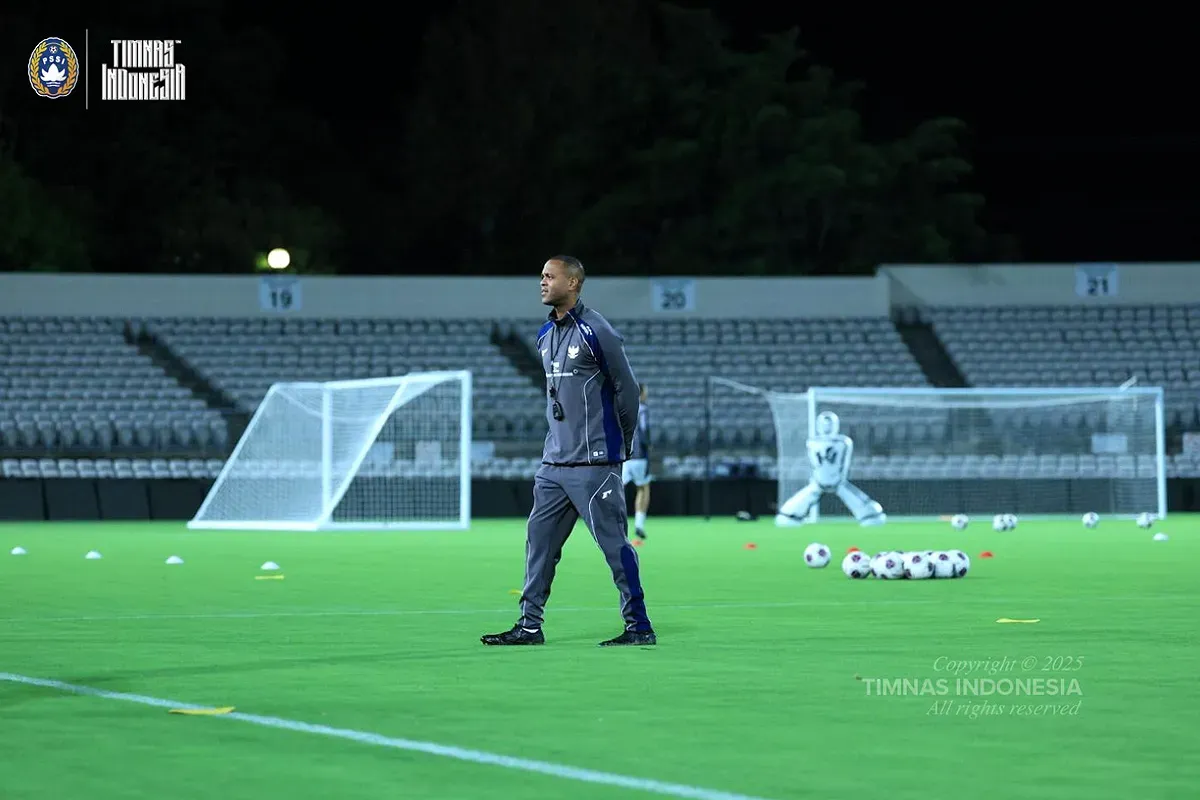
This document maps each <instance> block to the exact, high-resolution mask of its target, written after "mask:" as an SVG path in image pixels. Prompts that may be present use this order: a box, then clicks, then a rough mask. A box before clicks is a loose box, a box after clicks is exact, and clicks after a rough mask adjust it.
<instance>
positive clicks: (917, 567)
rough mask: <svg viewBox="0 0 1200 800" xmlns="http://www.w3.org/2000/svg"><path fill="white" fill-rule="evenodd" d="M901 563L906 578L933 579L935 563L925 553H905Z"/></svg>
mask: <svg viewBox="0 0 1200 800" xmlns="http://www.w3.org/2000/svg"><path fill="white" fill-rule="evenodd" d="M901 563H903V565H904V577H906V578H910V579H912V580H924V579H926V578H932V577H933V562H932V561H930V560H929V558H928V557H926V555H925V554H924V553H905V554H904V559H903V561H902V562H901Z"/></svg>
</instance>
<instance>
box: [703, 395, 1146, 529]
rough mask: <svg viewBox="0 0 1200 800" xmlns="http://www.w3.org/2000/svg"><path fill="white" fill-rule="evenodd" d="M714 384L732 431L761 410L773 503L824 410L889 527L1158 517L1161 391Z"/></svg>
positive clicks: (788, 487)
mask: <svg viewBox="0 0 1200 800" xmlns="http://www.w3.org/2000/svg"><path fill="white" fill-rule="evenodd" d="M714 381H717V382H720V384H721V386H722V388H721V390H720V392H718V393H717V394H718V395H719V396H724V397H725V398H726V402H725V404H726V405H728V406H729V407H731V408H735V409H737V416H736V417H734V418H733V421H732V422H733V424H736V425H745V424H746V421H748V420H756V419H760V418H761V416H762V415H763V410H767V409H769V412H768V413H769V415H770V417H771V420H772V422H773V425H774V434H775V435H774V439H775V442H774V444H775V447H774V450H775V457H774V461H773V463H772V464H771V467H772V468H773V469H772V472H773V475H774V477H775V478H776V482H777V502H778V503H779V504H782V503H783V502H784V501H785V500H787V499H788V498H789V497H791V496H792V495H793V494H795V493H796V492H798V491H800V490H801V489H802V488H804V487H805V486H806V485H807V484H808V481H809V473H810V469H809V464H808V457H807V448H806V442H807V440H808V438H809V437H810V435H811V432H812V431H813V430H814V428H815V422H816V417H817V415H818V414H819V413H821V412H822V411H832V412H834V413H835V414H837V416H838V418H839V422H840V431H841V433H843V434H845V435H846V436H849V437H850V439H851V440H852V441H853V443H854V452H853V460H852V463H851V466H850V472H849V480H850V482H852V483H853V484H854V485H855V486H857V487H858V488H860V489H862V490H863V491H864V492H865V493H866V494H867V495H869V496H870V498H871V499H873V500H875V501H876V502H878V503H879V504H880V505H882V506H883V510H884V511H885V512H886V513H887V514H888V517H889V518H891V519H898V518H905V517H908V518H930V517H948V516H951V515H954V514H960V513H961V514H968V515H975V516H991V515H994V514H1003V513H1011V514H1016V515H1017V516H1022V515H1024V516H1026V517H1039V516H1059V515H1078V514H1084V513H1086V512H1089V511H1094V512H1097V513H1099V514H1102V515H1109V516H1116V517H1134V516H1136V515H1138V514H1140V513H1143V512H1150V513H1153V514H1156V515H1157V516H1159V517H1164V516H1166V512H1167V508H1166V505H1167V502H1166V465H1165V461H1166V459H1165V437H1164V427H1163V393H1162V389H1161V388H1157V387H1149V388H1148V387H1130V388H1124V389H1117V388H1113V389H1106V388H1011V389H1003V388H988V389H935V388H856V387H851V388H836V387H813V388H811V389H809V390H808V391H807V392H799V393H789V392H774V391H769V390H762V389H757V388H755V387H749V386H744V385H740V384H735V383H733V382H730V381H723V380H722V379H714ZM739 396H740V397H739ZM756 407H757V409H758V410H757V411H755V408H756ZM720 424H722V422H721V420H719V419H718V420H714V425H720ZM818 518H827V519H836V518H843V519H849V518H850V515H849V512H848V511H847V509H846V507H845V506H844V505H843V504H842V503H841V502H840V501H839V500H838V498H837V497H836V496H833V495H825V496H823V497H822V498H821V501H820V503H819V504H818V506H817V507H816V508H815V509H814V511H813V513H812V515H811V517H810V519H811V520H813V521H815V520H816V519H818Z"/></svg>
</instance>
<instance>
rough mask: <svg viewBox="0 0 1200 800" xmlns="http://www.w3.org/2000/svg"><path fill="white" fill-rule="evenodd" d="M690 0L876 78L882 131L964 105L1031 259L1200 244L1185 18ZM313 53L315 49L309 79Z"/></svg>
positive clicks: (981, 176)
mask: <svg viewBox="0 0 1200 800" xmlns="http://www.w3.org/2000/svg"><path fill="white" fill-rule="evenodd" d="M691 5H695V6H708V7H710V8H713V9H714V10H716V11H717V13H718V15H719V16H720V17H721V18H722V19H723V20H724V21H726V22H727V24H729V25H730V26H731V27H732V28H733V29H734V30H735V31H736V32H737V34H738V37H739V39H743V40H747V41H748V40H751V39H752V37H753V34H754V33H756V32H770V31H777V30H784V29H786V28H788V27H789V26H793V25H794V26H797V27H799V28H800V32H801V44H802V46H803V47H804V48H805V49H806V50H808V51H809V52H810V53H811V55H812V57H813V59H814V60H815V61H817V62H819V63H822V64H825V65H827V66H830V67H832V68H833V69H834V70H835V72H836V73H838V74H840V75H841V76H843V77H845V78H852V79H856V80H861V81H864V82H865V83H866V86H867V94H866V98H865V100H866V104H865V107H864V108H863V111H864V113H865V115H866V117H867V122H868V125H869V126H870V127H871V128H872V129H874V130H876V131H880V132H883V133H887V132H894V131H896V130H899V129H902V128H904V127H908V126H911V125H912V124H914V123H915V122H917V121H919V120H920V119H922V118H926V117H928V116H931V115H942V114H946V115H954V116H958V117H961V118H963V119H965V120H966V121H967V122H968V124H969V125H970V126H971V130H972V136H971V138H970V154H971V157H972V158H973V160H974V162H975V164H976V168H977V187H978V188H979V189H980V190H981V191H983V192H984V193H985V195H986V196H987V198H988V201H989V204H988V213H987V216H986V221H987V223H988V224H989V226H990V227H992V228H993V229H994V230H995V231H996V232H1007V233H1014V234H1016V235H1018V237H1019V238H1020V240H1021V242H1022V245H1023V247H1022V250H1023V255H1024V257H1025V260H1030V261H1032V260H1037V261H1103V260H1120V261H1136V260H1146V261H1155V260H1158V261H1171V260H1173V261H1181V260H1192V259H1194V258H1196V257H1197V251H1196V248H1195V247H1194V246H1193V244H1192V242H1193V241H1194V240H1195V238H1196V237H1195V236H1194V235H1193V234H1192V232H1191V225H1192V219H1193V217H1194V216H1195V215H1196V214H1197V212H1200V200H1197V198H1196V192H1195V191H1194V187H1195V186H1196V185H1197V184H1200V125H1197V124H1196V123H1195V121H1194V119H1193V118H1192V117H1191V113H1193V112H1194V109H1193V108H1191V106H1192V105H1193V103H1192V102H1191V100H1190V99H1189V98H1190V96H1191V95H1192V94H1193V92H1194V89H1193V88H1192V87H1193V84H1194V79H1195V77H1194V73H1195V70H1194V66H1193V65H1192V64H1190V63H1188V57H1187V54H1188V52H1189V51H1190V49H1191V42H1190V41H1188V37H1190V35H1191V34H1190V29H1189V28H1188V26H1186V25H1184V26H1172V25H1170V24H1169V23H1168V22H1163V21H1151V20H1149V19H1146V20H1139V19H1138V18H1137V17H1136V16H1132V15H1130V13H1129V12H1128V9H1125V10H1124V11H1125V16H1121V17H1110V18H1104V17H1095V16H1092V15H1089V16H1087V17H1086V18H1078V17H1074V16H1069V15H1064V16H1062V17H1061V18H1057V19H1056V18H1053V17H1051V16H1050V15H1048V14H1046V15H1044V16H1034V17H1028V16H1019V15H1017V14H1015V13H1012V12H1011V11H1010V8H1011V6H1003V7H1000V8H1001V9H1002V10H1001V11H1000V13H999V14H998V13H997V12H996V10H994V9H995V7H992V6H984V7H971V6H955V7H954V8H955V9H956V14H955V15H954V16H952V17H946V16H944V15H939V14H936V13H934V12H932V11H928V12H923V13H916V14H914V13H913V12H911V11H908V10H905V11H903V12H901V11H897V10H890V11H889V10H887V9H886V8H885V9H884V10H883V11H882V12H876V11H871V12H869V13H868V12H867V11H866V7H865V6H858V5H857V4H856V5H855V6H854V7H850V8H846V7H845V6H841V7H840V9H831V8H827V7H819V8H813V7H812V6H813V4H804V5H803V6H801V7H797V6H796V5H794V4H786V3H778V2H771V0H710V2H702V1H701V2H695V3H691ZM830 5H834V4H830ZM875 8H882V7H875ZM409 19H410V23H411V25H410V27H409V28H408V30H407V31H398V32H397V39H398V41H397V44H398V45H400V46H401V47H404V48H406V49H411V48H413V47H415V46H417V44H418V41H419V39H418V37H419V33H420V29H421V26H422V22H421V20H420V18H419V17H418V16H417V15H415V14H414V15H410V17H409ZM314 21H315V20H305V19H303V18H302V19H300V20H297V31H296V36H295V39H294V45H295V46H297V47H300V46H303V45H309V46H317V47H320V46H321V45H322V43H328V42H329V41H330V37H331V36H332V37H333V38H335V39H343V37H345V38H351V39H352V38H353V37H354V36H355V35H357V34H358V33H360V32H361V31H362V30H363V29H364V25H367V24H370V23H369V22H368V21H367V20H366V19H365V18H364V19H358V18H354V17H343V18H342V19H341V20H339V21H331V20H329V19H328V18H325V19H324V20H323V23H322V24H321V25H319V26H316V25H313V24H312V23H313V22H314ZM303 27H307V28H308V29H307V31H306V30H303V29H302V28H303ZM343 40H344V39H343ZM401 61H403V59H402V60H401ZM319 64H320V60H319V59H318V60H316V61H310V66H311V72H312V73H313V74H312V76H311V80H312V83H310V84H308V85H309V86H313V87H314V90H315V89H316V86H318V85H319V83H320V81H321V80H322V77H321V75H320V72H321V70H320V69H319V68H318V67H319ZM397 66H398V67H399V70H400V72H401V73H402V72H403V67H402V66H400V65H399V64H398V65H397ZM1189 76H1191V77H1189ZM399 77H401V78H402V76H399ZM301 85H303V84H301ZM327 102H329V103H333V104H336V106H337V107H338V108H339V109H341V111H340V115H342V116H344V117H345V118H346V119H347V120H353V121H356V122H357V121H358V120H361V119H364V118H370V117H371V115H372V113H373V112H372V107H371V102H370V100H369V99H365V98H364V99H358V98H354V97H347V96H342V97H341V98H340V99H339V98H337V97H332V96H331V97H330V98H329V99H328V101H327Z"/></svg>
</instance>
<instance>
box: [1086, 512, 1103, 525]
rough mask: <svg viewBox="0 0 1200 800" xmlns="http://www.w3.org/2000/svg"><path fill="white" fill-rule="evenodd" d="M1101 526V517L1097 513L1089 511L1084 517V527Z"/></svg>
mask: <svg viewBox="0 0 1200 800" xmlns="http://www.w3.org/2000/svg"><path fill="white" fill-rule="evenodd" d="M1099 524H1100V515H1099V514H1097V513H1096V512H1095V511H1089V512H1088V513H1086V514H1084V515H1083V527H1085V528H1094V527H1096V526H1097V525H1099Z"/></svg>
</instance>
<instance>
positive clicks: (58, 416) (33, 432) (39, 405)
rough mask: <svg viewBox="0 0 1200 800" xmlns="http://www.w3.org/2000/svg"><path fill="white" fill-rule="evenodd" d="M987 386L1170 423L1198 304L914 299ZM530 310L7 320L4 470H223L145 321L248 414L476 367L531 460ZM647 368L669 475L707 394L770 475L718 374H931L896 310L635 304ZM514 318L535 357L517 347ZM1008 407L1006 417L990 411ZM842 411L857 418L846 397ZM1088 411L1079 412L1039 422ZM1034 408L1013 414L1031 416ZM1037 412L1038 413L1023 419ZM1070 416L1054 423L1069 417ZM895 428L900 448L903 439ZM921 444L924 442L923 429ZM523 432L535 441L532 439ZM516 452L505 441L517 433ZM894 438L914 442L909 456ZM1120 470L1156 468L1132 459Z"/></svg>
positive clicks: (754, 405) (689, 456) (881, 469)
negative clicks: (484, 315) (682, 310)
mask: <svg viewBox="0 0 1200 800" xmlns="http://www.w3.org/2000/svg"><path fill="white" fill-rule="evenodd" d="M918 313H919V314H920V316H922V317H923V318H924V319H926V320H927V321H929V322H930V323H931V324H932V325H933V328H934V330H935V331H936V333H937V334H938V336H939V338H940V339H941V340H942V342H943V343H944V344H945V347H946V349H947V351H948V353H949V355H950V356H951V358H952V360H953V361H954V362H955V363H956V365H957V366H958V367H959V369H960V370H961V372H962V373H963V374H964V376H965V377H966V378H967V380H968V382H969V383H970V384H971V385H973V386H977V387H987V386H1001V385H1003V386H1011V385H1028V386H1055V385H1080V384H1091V385H1106V386H1113V385H1116V384H1119V383H1120V382H1122V381H1124V380H1126V379H1127V378H1129V377H1130V376H1138V377H1139V378H1140V379H1141V381H1142V383H1144V384H1147V385H1162V386H1164V387H1165V388H1166V390H1167V397H1168V418H1167V423H1168V425H1183V426H1185V427H1189V428H1191V427H1196V426H1197V423H1198V422H1200V418H1198V413H1197V412H1198V410H1200V393H1198V392H1197V389H1198V388H1200V362H1197V361H1196V360H1195V354H1196V349H1197V345H1198V344H1200V307H1176V308H1168V309H1150V308H1128V307H1124V308H1106V309H1085V308H1078V307H1062V308H1050V307H1046V308H1032V309H978V310H964V309H950V308H934V309H924V310H921V311H919V312H918ZM537 323H538V321H537V320H536V319H535V320H457V319H456V320H443V319H440V318H439V319H428V320H279V319H261V320H260V319H255V320H234V319H216V318H204V319H200V318H197V319H144V320H128V321H126V320H115V319H97V318H78V319H47V318H40V319H35V318H10V319H0V474H2V475H3V476H5V477H37V476H44V477H54V476H67V477H69V476H75V475H78V476H80V477H168V476H175V477H197V478H199V477H212V476H214V475H215V474H216V473H217V471H219V469H220V467H221V464H222V458H223V455H224V453H225V452H226V451H227V448H228V447H229V446H230V445H231V444H232V442H231V441H229V432H228V429H227V425H226V419H225V416H224V415H223V413H222V410H220V409H214V408H211V407H209V404H207V403H206V402H205V400H204V399H203V398H201V397H199V396H197V394H196V393H194V392H193V391H192V390H190V389H188V388H186V387H185V386H183V385H181V384H180V382H179V381H178V380H177V379H176V378H174V377H172V374H170V371H169V370H168V369H164V367H163V366H162V365H161V364H160V361H161V359H157V358H156V357H155V356H154V354H153V353H152V352H151V351H149V350H147V349H146V348H144V347H139V341H146V339H141V340H139V338H138V337H139V336H141V335H143V334H144V335H146V336H147V337H149V339H148V340H150V341H153V342H155V343H156V344H157V345H159V346H161V347H162V348H163V349H164V352H167V353H169V355H170V357H171V358H173V359H175V360H177V361H178V362H179V363H180V364H183V365H186V367H187V368H189V369H190V370H193V371H194V372H195V374H197V375H198V376H200V378H202V379H203V380H205V381H207V383H208V384H209V385H210V386H211V387H212V388H213V389H215V390H217V392H219V393H220V394H221V395H222V396H223V397H224V398H225V399H226V400H227V401H228V404H229V405H230V407H231V408H230V409H227V410H226V413H227V412H228V411H233V412H235V413H239V414H242V415H245V414H249V413H251V412H252V411H253V410H254V408H255V407H256V406H257V404H258V402H259V401H260V400H261V399H262V397H263V395H264V394H265V393H266V391H267V389H268V388H269V386H270V385H271V384H272V383H274V382H276V381H284V380H317V381H319V380H336V379H344V378H365V377H375V376H391V375H397V374H403V373H405V372H408V371H413V370H444V369H460V368H465V369H469V370H471V371H472V372H473V373H474V384H475V394H474V398H473V404H474V412H475V413H474V416H475V431H474V434H475V437H476V438H477V439H484V440H498V441H502V442H505V441H506V442H509V443H523V446H524V450H522V451H521V454H520V455H518V456H516V457H512V456H507V455H506V456H501V457H496V458H492V459H487V460H479V461H477V463H475V464H474V472H475V475H476V476H477V477H498V478H515V477H527V476H528V475H531V474H532V473H533V471H534V470H535V469H536V468H537V464H538V459H537V457H536V456H537V450H538V443H539V442H540V441H541V439H542V437H543V436H544V431H545V427H544V426H545V419H544V413H545V409H544V401H543V395H542V391H541V388H540V384H539V382H538V380H537V376H536V374H532V373H533V370H531V367H532V366H533V365H534V362H533V361H532V356H533V355H534V354H536V350H535V348H534V344H535V341H536V331H537V328H538V324H537ZM613 324H614V326H615V327H616V328H617V329H618V331H619V332H620V333H621V334H622V336H623V337H624V338H625V342H626V348H627V352H628V354H629V357H630V360H631V362H632V364H633V367H634V370H635V372H636V373H637V375H638V377H639V379H641V380H643V381H645V382H646V383H647V384H648V385H649V387H650V392H651V402H652V408H653V424H654V430H655V438H656V444H657V445H658V452H659V453H660V454H661V455H664V456H666V458H665V460H664V461H663V463H662V465H661V472H660V475H661V477H700V476H702V475H703V473H704V468H705V461H704V459H703V457H702V456H701V455H699V453H700V452H701V445H702V444H703V435H704V430H705V421H706V418H705V413H706V403H708V404H709V405H708V406H707V407H708V408H711V410H712V412H713V416H714V422H715V423H716V424H714V425H713V426H712V430H713V434H714V441H713V444H714V448H715V450H716V451H717V453H718V455H719V457H720V458H721V459H723V461H724V460H727V459H732V460H734V461H736V460H737V459H739V458H742V459H745V460H747V461H749V462H750V463H753V464H754V466H756V467H757V468H758V469H759V471H760V473H761V474H763V475H766V476H772V475H774V474H775V467H776V465H775V459H774V457H773V453H774V447H773V439H774V436H775V429H774V420H773V418H772V416H771V413H770V409H769V408H768V406H767V404H766V403H765V402H764V401H763V400H762V398H761V397H758V396H755V395H754V394H752V393H749V392H745V391H738V390H735V389H733V388H730V387H729V386H728V385H722V386H718V387H717V388H715V389H714V390H713V391H712V393H711V394H708V395H706V378H707V377H708V376H713V375H715V376H720V377H723V378H725V379H728V380H729V381H731V382H736V383H740V384H745V385H748V386H750V387H759V388H769V389H774V390H779V391H792V392H803V391H804V390H805V389H807V388H808V387H809V386H879V387H888V386H924V385H927V383H928V382H927V380H926V378H925V376H924V374H923V373H922V371H921V368H920V367H919V365H918V364H917V363H916V361H915V360H914V359H913V357H912V355H911V354H910V353H909V351H908V349H907V347H906V346H905V344H904V342H903V341H902V339H901V338H900V335H899V334H898V332H897V330H896V327H895V326H894V325H893V324H892V322H891V321H890V320H889V319H887V318H862V319H840V320H821V321H813V320H796V321H791V320H696V319H674V320H622V319H614V320H613ZM510 334H515V336H516V338H517V340H518V341H519V342H522V343H523V344H524V345H526V346H528V348H529V354H528V357H527V358H526V359H525V362H522V358H521V356H520V354H517V356H516V358H515V359H514V358H512V357H510V356H512V355H513V354H512V353H508V352H506V350H505V348H504V344H503V341H504V338H505V337H507V336H509V335H510ZM871 417H872V419H871V423H870V425H869V427H866V428H864V427H859V428H858V429H856V430H854V431H853V435H854V436H855V438H856V445H857V448H858V461H857V466H856V472H857V474H859V475H860V476H862V477H864V478H865V477H868V476H875V477H905V476H917V475H927V476H928V475H939V474H947V475H949V474H955V473H956V472H962V471H965V472H967V473H969V472H970V471H971V470H973V469H977V468H980V464H982V462H980V464H976V463H975V461H974V459H976V458H982V456H976V455H975V454H972V453H967V452H964V453H959V454H948V456H949V457H948V458H946V457H945V456H947V454H938V453H937V452H935V450H936V448H935V445H936V444H937V443H938V442H940V441H944V438H945V436H944V434H945V429H946V426H947V425H949V424H952V421H951V420H949V419H948V417H947V416H946V415H945V413H944V412H943V413H940V414H930V415H927V418H921V419H915V418H914V417H912V415H911V413H909V415H908V416H907V417H905V418H903V419H899V418H897V419H891V418H888V417H887V416H886V415H883V414H878V413H875V414H872V415H871ZM997 419H999V418H997ZM846 421H847V423H848V424H849V425H851V426H853V425H854V424H855V422H854V420H853V419H852V417H851V416H850V415H847V417H846ZM1063 422H1066V423H1069V424H1073V425H1075V426H1076V427H1077V428H1079V429H1080V430H1087V427H1088V425H1089V420H1087V419H1086V418H1081V419H1070V420H1065V419H1064V420H1058V421H1043V423H1042V424H1047V425H1058V424H1060V423H1063ZM1023 424H1024V422H1023V420H1022V419H1020V418H1019V416H1017V417H1012V418H1011V419H1009V420H1008V421H1007V422H1006V421H1004V420H1001V423H1000V427H1001V428H1004V429H1008V428H1009V427H1011V428H1013V429H1021V426H1022V425H1023ZM1026 427H1027V426H1026ZM1058 435H1061V432H1058ZM896 444H901V445H902V447H901V448H900V449H899V450H896V449H895V448H894V447H893V445H896ZM924 445H927V447H925V446H924ZM525 451H528V452H527V453H526V452H525ZM510 452H511V451H510ZM896 453H902V454H903V457H901V458H896V456H895V454H896ZM1001 460H1002V461H1003V463H1002V464H1001V465H999V466H997V464H995V463H989V465H988V468H989V469H991V470H993V471H994V470H996V469H1000V470H1001V471H1009V470H1011V471H1012V472H1013V474H1020V475H1027V476H1034V475H1040V476H1045V477H1053V476H1063V475H1067V474H1086V473H1088V472H1089V471H1091V470H1100V471H1109V470H1112V469H1116V468H1118V467H1116V466H1114V465H1116V462H1115V461H1114V462H1111V463H1108V462H1106V461H1105V459H1104V458H1103V457H1096V459H1094V460H1091V461H1089V460H1088V459H1087V458H1063V459H1058V460H1054V461H1053V463H1051V462H1050V461H1049V460H1046V459H1042V460H1036V461H1035V460H1031V459H1030V458H1029V457H1028V456H1026V455H1023V454H1021V453H1017V452H1014V453H1012V454H1010V455H1008V456H1004V457H1003V458H1002V459H1001ZM1143 460H1144V458H1143ZM1119 468H1120V469H1121V470H1126V469H1128V470H1131V471H1132V473H1138V472H1143V471H1144V470H1146V469H1149V468H1150V467H1149V465H1148V464H1144V463H1142V464H1139V463H1138V462H1137V460H1136V459H1134V460H1133V461H1131V462H1129V463H1128V464H1123V466H1120V467H1119ZM1168 474H1169V475H1171V476H1176V475H1179V476H1184V475H1193V474H1200V455H1197V454H1194V453H1177V454H1173V455H1171V456H1170V457H1169V461H1168Z"/></svg>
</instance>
